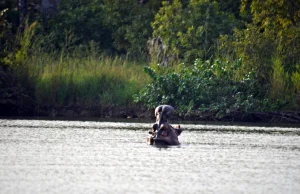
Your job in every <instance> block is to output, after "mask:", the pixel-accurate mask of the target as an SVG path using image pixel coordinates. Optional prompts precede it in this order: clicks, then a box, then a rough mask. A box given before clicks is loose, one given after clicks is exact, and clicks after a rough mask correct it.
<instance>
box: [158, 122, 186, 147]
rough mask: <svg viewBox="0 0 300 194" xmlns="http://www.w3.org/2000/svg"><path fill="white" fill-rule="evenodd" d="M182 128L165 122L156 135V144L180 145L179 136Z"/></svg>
mask: <svg viewBox="0 0 300 194" xmlns="http://www.w3.org/2000/svg"><path fill="white" fill-rule="evenodd" d="M181 132H182V130H181V129H180V127H179V128H173V127H172V126H171V125H170V124H169V123H163V124H162V125H161V126H160V128H159V129H158V130H157V133H156V135H155V137H154V139H153V140H154V144H155V145H179V144H180V143H179V141H178V136H179V135H180V133H181Z"/></svg>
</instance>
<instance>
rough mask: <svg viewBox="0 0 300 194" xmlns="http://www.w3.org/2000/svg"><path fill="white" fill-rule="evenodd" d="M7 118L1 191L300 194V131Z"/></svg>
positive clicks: (2, 128)
mask: <svg viewBox="0 0 300 194" xmlns="http://www.w3.org/2000/svg"><path fill="white" fill-rule="evenodd" d="M150 126H151V124H150V123H113V122H90V121H89V122H82V121H69V122H67V121H38V120H0V193H3V194H4V193H22V194H23V193H30V194H31V193H272V194H273V193H295V194H296V193H300V136H299V134H300V129H299V128H287V127H285V128H278V127H244V126H217V125H192V124H186V125H182V127H183V128H184V129H186V130H185V131H184V132H183V133H182V135H181V136H179V137H180V138H179V140H180V142H181V145H180V146H175V147H168V148H156V147H153V146H149V145H147V144H146V138H147V131H148V130H149V128H150Z"/></svg>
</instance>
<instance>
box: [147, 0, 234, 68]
mask: <svg viewBox="0 0 300 194" xmlns="http://www.w3.org/2000/svg"><path fill="white" fill-rule="evenodd" d="M234 26H235V19H234V17H233V15H232V14H231V13H229V12H222V11H221V10H220V8H219V4H218V3H217V2H216V1H208V0H196V1H190V2H189V4H188V5H187V6H186V7H183V6H182V4H181V2H180V1H179V0H174V1H173V2H172V3H170V2H168V1H164V2H163V6H162V8H161V9H160V10H159V11H158V13H157V14H156V16H155V20H154V22H153V23H152V27H153V29H154V32H153V36H154V37H161V38H162V40H163V42H164V43H165V44H166V46H167V51H166V52H167V55H169V56H173V57H175V58H176V59H177V58H184V59H185V61H187V62H192V61H193V60H195V59H196V58H201V59H203V60H206V59H210V58H211V57H212V56H213V55H214V53H215V45H214V44H216V42H217V40H218V38H219V36H220V35H221V34H232V32H233V31H232V29H233V27H234Z"/></svg>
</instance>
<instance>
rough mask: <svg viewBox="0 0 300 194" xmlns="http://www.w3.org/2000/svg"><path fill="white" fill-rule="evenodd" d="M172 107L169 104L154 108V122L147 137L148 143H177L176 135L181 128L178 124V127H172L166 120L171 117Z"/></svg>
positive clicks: (179, 132)
mask: <svg viewBox="0 0 300 194" xmlns="http://www.w3.org/2000/svg"><path fill="white" fill-rule="evenodd" d="M173 112H174V108H173V107H172V106H170V105H159V106H158V107H156V108H155V111H154V115H155V118H156V122H155V123H154V124H153V126H152V131H151V132H149V133H150V134H151V136H150V137H148V144H150V145H153V144H154V145H179V144H180V143H179V141H178V136H179V135H180V134H181V132H182V129H180V125H178V128H174V127H172V126H171V125H170V124H169V122H168V120H169V118H171V116H172V114H173Z"/></svg>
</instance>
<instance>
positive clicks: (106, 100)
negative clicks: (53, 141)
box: [28, 52, 149, 106]
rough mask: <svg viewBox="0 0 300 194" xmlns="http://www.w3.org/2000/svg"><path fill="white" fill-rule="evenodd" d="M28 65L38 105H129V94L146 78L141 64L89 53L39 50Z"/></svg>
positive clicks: (130, 103)
mask: <svg viewBox="0 0 300 194" xmlns="http://www.w3.org/2000/svg"><path fill="white" fill-rule="evenodd" d="M57 56H59V57H57ZM28 67H29V72H30V73H29V74H30V75H29V77H30V82H31V83H33V85H34V88H35V99H36V100H37V103H38V104H39V105H59V106H64V105H65V106H68V105H74V104H75V105H83V106H95V105H100V104H101V105H109V106H116V105H126V106H128V105H133V97H132V96H133V94H135V93H137V92H139V91H140V89H141V88H143V87H144V86H145V85H147V83H148V82H149V79H148V78H147V77H146V76H145V74H144V73H143V64H138V63H137V62H131V61H129V60H127V59H126V58H125V59H124V58H121V57H108V56H104V55H100V56H96V55H95V54H93V53H91V54H90V55H76V53H73V54H64V53H63V52H61V53H60V54H59V55H58V54H57V53H50V54H49V53H39V54H36V55H34V56H32V57H31V58H30V60H28Z"/></svg>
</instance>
